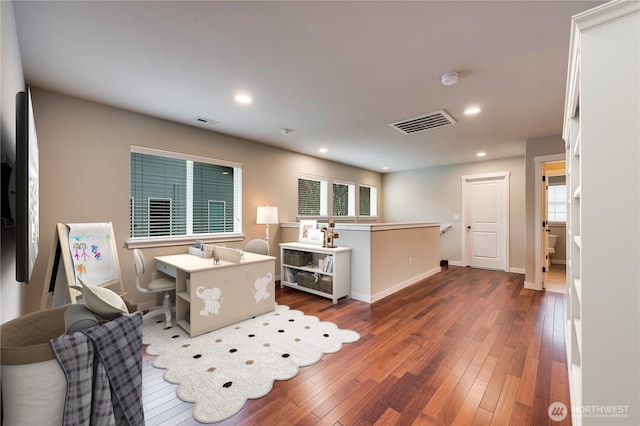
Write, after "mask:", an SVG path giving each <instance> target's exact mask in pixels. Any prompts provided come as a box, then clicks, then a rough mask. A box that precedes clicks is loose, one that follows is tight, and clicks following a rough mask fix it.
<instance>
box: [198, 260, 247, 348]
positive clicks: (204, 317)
mask: <svg viewBox="0 0 640 426" xmlns="http://www.w3.org/2000/svg"><path fill="white" fill-rule="evenodd" d="M237 282H238V268H220V269H210V270H206V271H200V272H192V273H191V313H190V318H191V324H190V328H191V336H197V335H199V334H203V333H206V332H209V331H212V330H215V329H218V328H221V327H224V326H226V325H229V324H233V323H235V322H237V321H238V292H237V288H236V287H237Z"/></svg>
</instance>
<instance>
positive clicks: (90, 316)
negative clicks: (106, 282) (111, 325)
mask: <svg viewBox="0 0 640 426" xmlns="http://www.w3.org/2000/svg"><path fill="white" fill-rule="evenodd" d="M94 325H98V319H97V318H96V315H95V314H94V313H93V312H91V311H90V310H89V308H87V307H86V306H85V305H83V304H79V303H77V304H75V305H71V306H69V309H67V310H66V311H65V313H64V331H65V333H66V334H73V333H75V332H76V331H80V330H84V329H85V328H90V327H93V326H94Z"/></svg>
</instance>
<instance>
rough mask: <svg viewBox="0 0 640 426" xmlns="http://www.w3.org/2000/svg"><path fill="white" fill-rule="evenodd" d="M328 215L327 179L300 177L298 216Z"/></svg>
mask: <svg viewBox="0 0 640 426" xmlns="http://www.w3.org/2000/svg"><path fill="white" fill-rule="evenodd" d="M326 215H327V181H325V180H320V179H317V178H298V216H326Z"/></svg>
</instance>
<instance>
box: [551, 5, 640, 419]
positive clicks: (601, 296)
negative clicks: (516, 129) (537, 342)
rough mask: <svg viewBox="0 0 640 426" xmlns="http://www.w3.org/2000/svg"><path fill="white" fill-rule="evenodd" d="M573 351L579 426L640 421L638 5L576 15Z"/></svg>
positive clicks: (570, 141) (571, 153)
mask: <svg viewBox="0 0 640 426" xmlns="http://www.w3.org/2000/svg"><path fill="white" fill-rule="evenodd" d="M563 139H564V140H565V142H566V159H567V188H568V190H567V195H568V198H569V199H568V218H567V290H568V293H567V324H566V337H567V338H566V344H567V357H568V368H569V384H570V390H571V405H572V418H573V423H574V424H576V425H582V424H584V425H602V424H607V425H617V424H620V425H638V424H640V306H639V305H640V266H639V265H640V171H639V170H640V148H639V147H640V2H637V1H633V2H632V1H624V2H623V1H614V2H610V3H607V4H604V5H602V6H599V7H596V8H594V9H591V10H589V11H586V12H584V13H581V14H579V15H576V16H574V18H573V21H572V32H571V49H570V58H569V76H568V82H567V95H566V102H565V119H564V130H563Z"/></svg>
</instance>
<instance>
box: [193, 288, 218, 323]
mask: <svg viewBox="0 0 640 426" xmlns="http://www.w3.org/2000/svg"><path fill="white" fill-rule="evenodd" d="M196 296H198V297H199V298H200V299H202V301H203V302H204V308H203V309H202V310H201V311H200V315H202V316H203V317H208V316H209V314H213V315H218V314H219V313H220V306H221V305H222V291H220V289H219V288H218V287H213V288H204V287H202V286H199V287H198V288H196Z"/></svg>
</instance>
